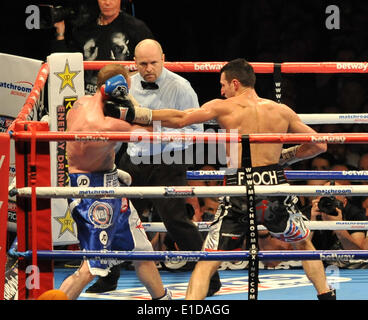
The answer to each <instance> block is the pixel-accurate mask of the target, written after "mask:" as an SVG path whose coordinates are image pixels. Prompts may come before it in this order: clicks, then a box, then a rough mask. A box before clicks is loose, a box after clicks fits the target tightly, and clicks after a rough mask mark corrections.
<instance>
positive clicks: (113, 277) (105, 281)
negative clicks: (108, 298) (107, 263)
mask: <svg viewBox="0 0 368 320" xmlns="http://www.w3.org/2000/svg"><path fill="white" fill-rule="evenodd" d="M119 278H120V265H116V266H113V267H112V268H111V269H110V272H109V273H108V275H107V276H106V277H98V279H97V281H96V282H95V283H94V284H93V285H91V286H90V287H89V288H88V289H87V290H86V293H103V292H107V291H113V290H116V288H117V286H118V280H119Z"/></svg>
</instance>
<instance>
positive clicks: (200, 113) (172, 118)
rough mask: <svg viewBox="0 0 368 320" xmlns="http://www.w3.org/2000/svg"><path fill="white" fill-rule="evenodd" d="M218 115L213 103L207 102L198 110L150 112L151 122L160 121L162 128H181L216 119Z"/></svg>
mask: <svg viewBox="0 0 368 320" xmlns="http://www.w3.org/2000/svg"><path fill="white" fill-rule="evenodd" d="M217 116H218V113H217V111H216V108H214V103H213V101H210V102H207V103H206V104H204V105H203V106H202V107H200V108H194V109H186V110H183V111H181V110H176V109H161V110H153V111H152V120H153V121H161V125H162V126H163V127H169V128H183V127H186V126H188V125H191V124H194V123H202V122H206V121H209V120H212V119H216V118H217Z"/></svg>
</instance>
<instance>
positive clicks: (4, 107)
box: [0, 53, 42, 215]
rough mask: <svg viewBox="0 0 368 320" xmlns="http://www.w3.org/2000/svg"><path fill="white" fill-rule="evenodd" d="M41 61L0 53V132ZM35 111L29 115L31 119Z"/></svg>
mask: <svg viewBox="0 0 368 320" xmlns="http://www.w3.org/2000/svg"><path fill="white" fill-rule="evenodd" d="M41 64H42V61H41V60H35V59H29V58H25V57H19V56H15V55H11V54H5V53H0V65H1V73H0V101H1V109H0V110H1V111H0V132H6V131H7V129H8V128H9V126H10V124H11V123H12V122H13V121H14V119H15V118H16V117H17V115H18V113H19V111H20V110H21V109H22V107H23V105H24V103H25V102H26V98H27V97H28V95H29V93H30V92H31V90H32V89H33V84H34V81H35V79H36V77H37V73H38V71H39V69H40V67H41ZM36 114H37V113H36V112H33V113H32V114H31V115H30V120H32V119H33V117H34V115H36ZM14 155H15V151H14V141H10V163H9V178H8V179H9V185H10V184H11V183H12V181H13V180H14V178H15V157H14ZM14 203H15V197H9V208H8V211H9V214H10V215H13V214H14V210H13V208H14Z"/></svg>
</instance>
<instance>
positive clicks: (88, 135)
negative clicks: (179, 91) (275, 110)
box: [10, 131, 368, 144]
mask: <svg viewBox="0 0 368 320" xmlns="http://www.w3.org/2000/svg"><path fill="white" fill-rule="evenodd" d="M10 134H11V137H12V138H13V139H15V140H18V141H26V140H30V139H31V138H32V137H35V138H36V139H37V140H38V141H79V142H80V141H105V142H107V141H124V142H129V141H130V142H140V141H142V140H143V141H144V142H150V141H151V142H156V143H157V142H165V143H166V142H185V141H188V142H198V141H199V142H241V141H242V138H244V137H246V136H247V137H249V142H250V143H291V144H292V143H330V144H342V143H351V144H362V143H368V133H365V132H361V133H315V134H309V135H307V134H299V133H280V134H268V133H263V134H262V133H260V134H249V135H239V134H235V133H196V134H193V133H183V132H162V133H155V132H147V131H146V132H141V131H140V132H93V131H91V132H87V131H83V132H80V131H75V132H73V131H69V132H57V131H55V132H35V133H31V132H28V131H24V132H21V131H18V132H11V133H10Z"/></svg>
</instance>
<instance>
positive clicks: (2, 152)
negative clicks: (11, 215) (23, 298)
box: [0, 133, 10, 300]
mask: <svg viewBox="0 0 368 320" xmlns="http://www.w3.org/2000/svg"><path fill="white" fill-rule="evenodd" d="M9 158H10V136H9V134H8V133H0V181H2V183H0V300H4V287H5V265H6V248H7V247H6V238H7V237H6V233H7V225H8V183H5V181H9Z"/></svg>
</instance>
